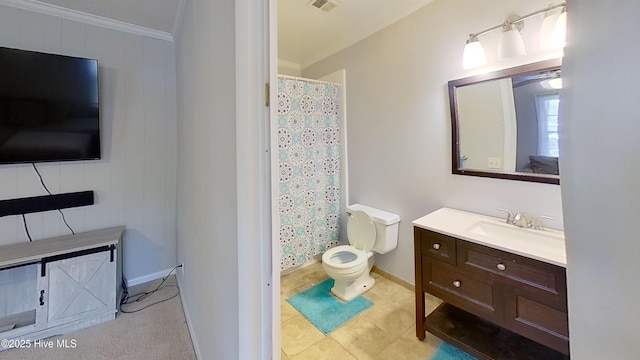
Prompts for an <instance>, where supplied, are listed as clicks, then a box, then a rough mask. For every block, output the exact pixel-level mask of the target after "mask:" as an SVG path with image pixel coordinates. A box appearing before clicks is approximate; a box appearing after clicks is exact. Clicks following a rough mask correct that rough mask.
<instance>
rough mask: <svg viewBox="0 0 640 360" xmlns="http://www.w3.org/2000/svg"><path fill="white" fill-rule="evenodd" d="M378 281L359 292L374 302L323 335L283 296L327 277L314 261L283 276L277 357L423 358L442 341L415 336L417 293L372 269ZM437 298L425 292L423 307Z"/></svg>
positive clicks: (433, 304) (317, 359)
mask: <svg viewBox="0 0 640 360" xmlns="http://www.w3.org/2000/svg"><path fill="white" fill-rule="evenodd" d="M372 276H373V277H375V278H376V284H375V285H374V286H373V288H371V290H369V291H368V292H367V293H365V294H364V295H363V296H364V297H366V298H367V299H369V300H371V301H372V302H373V303H374V305H373V306H372V307H370V308H369V309H367V310H365V311H363V312H362V313H360V314H358V315H357V316H356V317H354V318H353V319H351V320H350V321H348V322H347V323H345V324H344V325H342V326H341V327H339V328H338V329H336V330H335V331H333V332H332V333H330V334H329V335H326V336H325V335H323V334H322V332H320V331H319V330H318V329H316V328H315V327H314V326H313V325H312V324H311V323H310V322H309V321H307V319H305V318H304V317H303V316H302V315H301V314H300V313H298V311H297V310H296V309H294V308H293V307H292V306H291V305H289V303H288V302H286V301H285V300H286V299H287V298H289V297H290V296H293V295H295V294H297V293H299V292H301V291H303V290H306V289H308V288H310V287H312V286H314V285H316V284H318V283H320V282H322V281H324V280H325V279H327V275H326V274H325V272H324V270H323V268H322V265H321V264H320V263H316V264H313V265H310V266H307V267H304V268H302V269H300V270H297V271H295V272H293V273H290V274H287V275H284V276H283V277H282V279H281V292H280V309H281V327H282V333H281V337H282V338H281V342H282V348H281V357H282V359H283V360H321V359H327V360H353V359H361V360H395V359H402V360H413V359H416V360H427V359H429V357H430V356H431V355H432V354H433V353H434V352H435V350H436V349H437V348H438V346H439V345H440V343H441V342H440V340H439V339H437V338H436V337H434V336H433V335H431V334H427V338H426V339H425V340H424V341H422V342H421V341H419V340H418V338H417V337H416V334H415V305H414V301H415V297H414V294H413V292H412V291H411V290H408V289H406V288H405V287H402V286H401V285H399V284H397V283H395V282H393V281H391V280H388V279H386V278H384V277H381V276H380V275H378V274H376V273H373V274H372ZM439 303H440V300H438V299H436V298H434V297H431V296H427V309H428V310H432V309H434V308H435V307H436V306H437V305H438V304H439Z"/></svg>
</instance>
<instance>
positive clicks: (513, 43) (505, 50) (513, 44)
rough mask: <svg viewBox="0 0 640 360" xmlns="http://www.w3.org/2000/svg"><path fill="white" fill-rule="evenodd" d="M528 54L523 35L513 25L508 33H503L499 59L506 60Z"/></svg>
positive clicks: (499, 46)
mask: <svg viewBox="0 0 640 360" xmlns="http://www.w3.org/2000/svg"><path fill="white" fill-rule="evenodd" d="M526 53H527V51H526V50H525V47H524V40H522V35H520V31H518V29H516V27H515V26H514V25H513V24H511V25H509V28H508V30H507V31H504V32H503V33H502V36H501V37H500V43H499V44H498V58H500V59H506V58H510V57H518V56H523V55H525V54H526Z"/></svg>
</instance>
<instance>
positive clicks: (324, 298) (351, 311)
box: [287, 279, 373, 335]
mask: <svg viewBox="0 0 640 360" xmlns="http://www.w3.org/2000/svg"><path fill="white" fill-rule="evenodd" d="M333 282H334V280H333V279H327V280H325V281H323V282H321V283H320V284H318V285H316V286H314V287H312V288H310V289H307V290H305V291H303V292H301V293H299V294H297V295H294V296H292V297H290V298H288V299H287V302H288V303H289V304H291V306H293V307H294V308H296V310H298V311H299V312H300V313H301V314H302V315H303V316H304V317H305V318H307V320H309V321H310V322H311V323H312V324H313V325H314V326H315V327H317V328H318V330H320V331H322V333H323V334H325V335H327V334H329V333H330V332H332V331H333V330H335V329H337V328H338V327H340V325H342V324H344V323H345V322H347V321H349V320H350V319H351V318H353V317H354V316H356V315H358V314H359V313H361V312H363V311H364V310H366V309H368V308H369V307H371V305H373V303H372V302H371V301H369V300H367V299H365V298H363V297H362V296H358V297H357V298H355V299H353V300H351V301H349V302H348V303H343V302H341V301H340V300H338V299H336V298H335V297H333V295H331V294H330V290H331V288H332V287H333Z"/></svg>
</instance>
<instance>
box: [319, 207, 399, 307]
mask: <svg viewBox="0 0 640 360" xmlns="http://www.w3.org/2000/svg"><path fill="white" fill-rule="evenodd" d="M347 214H348V215H349V220H348V222H347V238H348V240H349V244H350V245H341V246H336V247H334V248H332V249H330V250H328V251H327V252H325V253H324V254H323V255H322V266H323V267H324V270H325V272H326V273H327V275H329V277H331V278H332V279H334V280H335V284H334V285H333V288H331V292H332V293H333V294H334V295H335V296H336V297H338V298H339V299H341V300H343V301H350V300H352V299H354V298H355V297H357V296H358V295H361V294H363V293H364V292H365V291H367V290H369V289H371V287H373V284H374V283H375V279H374V278H372V277H371V275H370V274H369V273H370V272H371V268H372V267H373V262H374V258H373V252H374V251H375V252H377V253H378V254H385V253H387V252H389V251H391V250H393V249H395V248H396V247H397V246H398V223H399V222H400V216H398V215H396V214H392V213H390V212H386V211H383V210H379V209H375V208H372V207H369V206H365V205H360V204H354V205H350V206H348V207H347Z"/></svg>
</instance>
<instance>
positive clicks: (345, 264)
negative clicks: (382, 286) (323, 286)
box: [322, 210, 376, 275]
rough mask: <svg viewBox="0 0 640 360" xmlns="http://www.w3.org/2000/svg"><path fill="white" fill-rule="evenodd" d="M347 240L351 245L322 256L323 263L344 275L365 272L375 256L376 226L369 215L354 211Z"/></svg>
mask: <svg viewBox="0 0 640 360" xmlns="http://www.w3.org/2000/svg"><path fill="white" fill-rule="evenodd" d="M347 238H348V239H349V244H351V245H341V246H336V247H334V248H332V249H329V250H327V251H326V252H325V253H324V254H322V262H323V263H324V264H326V265H327V266H329V267H331V268H332V269H333V270H334V271H336V272H340V273H341V274H343V275H347V274H354V273H357V272H359V271H363V270H364V269H365V268H366V266H367V261H368V260H369V258H370V257H371V256H372V255H373V253H371V249H372V248H373V245H374V244H375V242H376V226H375V224H374V223H373V220H371V217H369V215H367V213H365V212H364V211H360V210H354V211H352V212H351V214H349V222H348V224H347Z"/></svg>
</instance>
